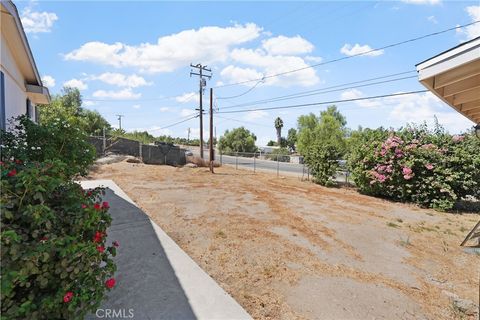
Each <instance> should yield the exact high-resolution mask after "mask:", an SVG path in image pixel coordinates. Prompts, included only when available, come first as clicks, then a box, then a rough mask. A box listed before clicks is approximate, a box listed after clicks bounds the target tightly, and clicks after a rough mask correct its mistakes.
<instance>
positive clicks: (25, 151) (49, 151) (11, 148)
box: [1, 116, 95, 178]
mask: <svg viewBox="0 0 480 320" xmlns="http://www.w3.org/2000/svg"><path fill="white" fill-rule="evenodd" d="M1 141H2V150H1V151H2V159H9V158H15V159H17V160H21V161H27V162H28V161H38V162H43V161H46V160H54V159H58V160H60V161H61V162H63V163H66V164H68V166H66V168H65V172H64V173H65V174H66V175H67V177H68V178H71V177H73V176H75V175H77V174H80V175H85V174H86V173H87V171H88V167H89V166H90V165H91V164H92V163H93V161H94V159H95V148H94V147H93V146H92V145H91V144H90V143H88V141H87V135H86V134H85V132H83V131H82V130H80V129H79V128H78V127H77V126H74V125H72V124H71V123H70V122H69V121H67V120H65V119H63V118H56V119H55V120H54V121H53V122H48V123H46V124H45V125H37V124H36V123H34V122H32V121H31V120H30V119H28V118H27V117H25V116H21V117H19V118H17V119H15V122H14V123H13V124H12V130H11V131H9V132H2V133H1Z"/></svg>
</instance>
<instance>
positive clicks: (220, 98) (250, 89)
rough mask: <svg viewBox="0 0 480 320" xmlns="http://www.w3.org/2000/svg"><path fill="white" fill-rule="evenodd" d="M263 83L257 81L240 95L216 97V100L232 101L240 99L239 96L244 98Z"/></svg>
mask: <svg viewBox="0 0 480 320" xmlns="http://www.w3.org/2000/svg"><path fill="white" fill-rule="evenodd" d="M262 82H264V80H263V79H262V80H260V81H258V82H257V83H255V85H253V86H252V87H251V88H249V89H248V90H247V91H245V92H243V93H241V94H238V95H236V96H230V97H217V98H216V99H218V100H227V99H234V98H238V97H241V96H244V95H246V94H247V93H249V92H251V91H252V90H254V89H255V88H256V87H257V86H258V85H259V84H260V83H262Z"/></svg>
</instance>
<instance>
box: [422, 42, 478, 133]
mask: <svg viewBox="0 0 480 320" xmlns="http://www.w3.org/2000/svg"><path fill="white" fill-rule="evenodd" d="M417 72H418V79H419V81H420V82H421V83H422V84H423V85H424V86H425V87H427V89H428V90H430V91H431V92H432V93H434V94H435V95H436V96H437V97H439V98H440V99H442V100H443V101H444V102H445V103H447V104H448V105H449V106H451V107H452V108H453V109H455V110H456V111H457V112H459V113H461V114H462V115H464V116H465V117H467V118H468V119H470V120H471V121H473V122H475V123H476V124H479V123H480V37H477V38H475V39H472V40H470V41H467V42H464V43H462V44H460V45H458V46H456V47H454V48H451V49H449V50H447V51H445V52H442V53H440V54H438V55H436V56H434V57H432V58H430V59H428V60H425V61H423V62H421V63H419V64H417Z"/></svg>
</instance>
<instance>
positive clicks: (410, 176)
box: [403, 174, 413, 180]
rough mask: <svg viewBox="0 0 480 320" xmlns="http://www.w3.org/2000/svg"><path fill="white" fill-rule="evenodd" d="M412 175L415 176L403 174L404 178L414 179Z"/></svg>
mask: <svg viewBox="0 0 480 320" xmlns="http://www.w3.org/2000/svg"><path fill="white" fill-rule="evenodd" d="M412 177H413V176H412V175H409V174H405V175H403V178H404V179H405V180H410V179H412Z"/></svg>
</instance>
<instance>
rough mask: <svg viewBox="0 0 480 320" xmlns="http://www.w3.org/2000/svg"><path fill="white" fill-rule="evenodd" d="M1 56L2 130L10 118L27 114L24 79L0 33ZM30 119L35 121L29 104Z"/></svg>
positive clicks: (33, 107)
mask: <svg viewBox="0 0 480 320" xmlns="http://www.w3.org/2000/svg"><path fill="white" fill-rule="evenodd" d="M0 48H1V55H0V71H1V72H2V73H3V77H4V81H3V82H4V83H3V85H4V90H0V91H1V92H3V93H4V95H5V96H4V100H3V101H4V102H5V105H4V108H5V119H2V121H5V122H6V126H4V124H3V123H2V124H0V125H1V127H2V128H6V127H8V120H9V119H11V118H15V117H18V116H20V115H23V114H26V112H27V93H26V89H25V78H24V77H23V75H22V74H21V72H20V68H19V67H18V65H17V62H16V61H15V59H14V56H13V54H12V52H11V50H10V47H9V45H8V42H7V40H6V39H5V36H4V34H3V31H2V35H1V43H0ZM31 106H32V108H31V117H30V118H31V119H32V120H33V121H36V120H37V119H35V105H34V104H33V103H31Z"/></svg>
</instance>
